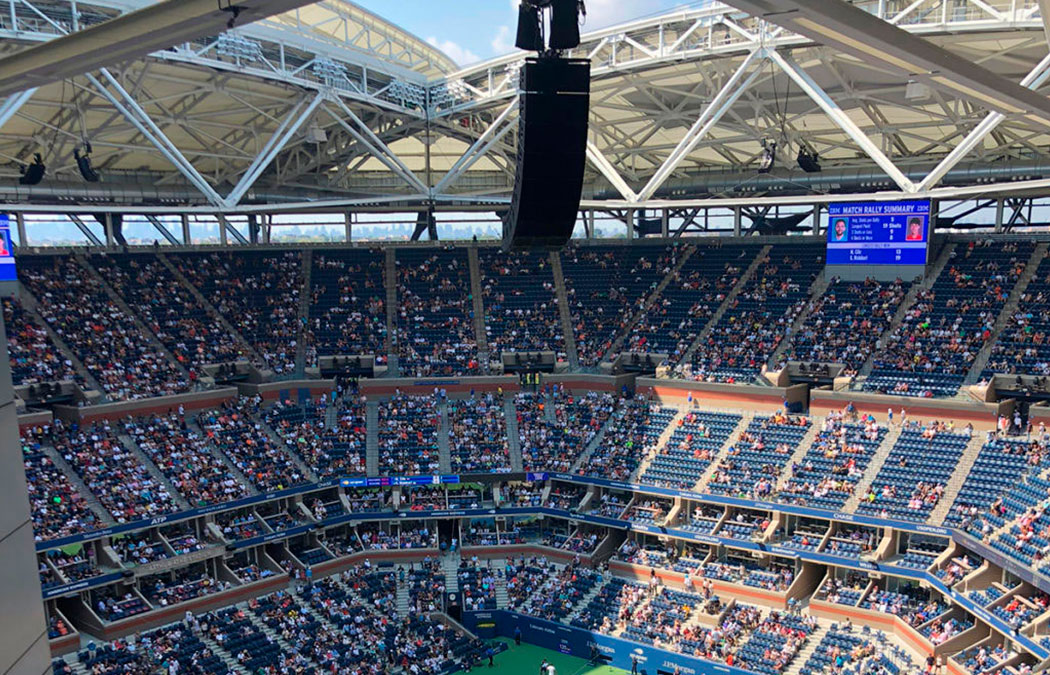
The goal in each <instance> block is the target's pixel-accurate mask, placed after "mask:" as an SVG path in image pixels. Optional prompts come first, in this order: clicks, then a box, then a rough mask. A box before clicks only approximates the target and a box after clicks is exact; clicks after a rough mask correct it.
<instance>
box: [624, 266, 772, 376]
mask: <svg viewBox="0 0 1050 675" xmlns="http://www.w3.org/2000/svg"><path fill="white" fill-rule="evenodd" d="M757 251H758V248H756V247H755V246H744V245H739V246H721V245H711V246H697V247H696V249H695V250H694V251H693V253H692V255H691V256H690V257H689V259H688V260H687V261H686V262H685V263H684V264H683V265H682V268H681V270H679V271H678V272H676V273H675V275H674V276H673V277H672V278H671V280H670V281H669V282H668V284H667V286H666V288H664V290H663V292H662V293H661V294H660V297H659V298H658V299H657V300H656V302H655V303H653V305H652V306H651V307H649V308H647V309H646V310H645V311H643V312H642V313H641V314H640V316H639V318H638V322H637V323H636V324H635V325H634V327H632V328H631V330H630V331H629V332H628V334H627V338H626V340H625V341H624V345H623V350H624V351H628V352H643V353H656V354H667V355H668V356H669V357H670V361H671V362H672V363H677V362H678V361H679V360H680V359H681V358H682V356H684V355H685V352H686V351H687V350H688V349H689V345H691V344H692V343H693V341H694V340H695V339H696V337H697V336H698V335H699V334H700V331H702V330H703V329H704V326H706V325H707V322H708V321H709V320H710V319H711V317H712V316H714V314H715V312H716V311H718V308H719V307H721V305H722V302H723V301H725V298H726V296H727V295H728V294H729V292H730V291H731V290H732V289H733V287H734V286H736V283H737V281H739V280H740V275H741V274H742V273H743V271H744V270H745V269H746V268H747V266H748V265H750V264H751V260H752V259H753V258H754V255H755V253H756V252H757Z"/></svg>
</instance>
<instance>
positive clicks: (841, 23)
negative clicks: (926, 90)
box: [728, 0, 1050, 127]
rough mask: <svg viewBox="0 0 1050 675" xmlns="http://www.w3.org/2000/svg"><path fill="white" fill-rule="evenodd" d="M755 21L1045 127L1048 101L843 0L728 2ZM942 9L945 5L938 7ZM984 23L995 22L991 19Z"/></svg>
mask: <svg viewBox="0 0 1050 675" xmlns="http://www.w3.org/2000/svg"><path fill="white" fill-rule="evenodd" d="M728 4H730V5H732V6H733V7H736V8H737V9H740V10H743V11H745V12H747V13H749V14H751V15H752V16H754V17H757V18H760V19H765V20H767V21H769V22H771V23H775V24H777V25H780V26H784V27H785V28H787V29H788V30H791V31H794V32H796V33H798V34H799V35H803V36H805V37H807V38H809V39H810V40H813V41H815V42H818V43H820V44H824V45H827V46H828V47H830V48H832V49H835V50H839V51H842V52H844V53H846V54H851V55H853V56H855V57H857V58H860V59H863V60H864V61H866V62H868V63H873V64H878V65H882V66H886V67H889V68H892V69H893V71H895V72H898V73H901V74H902V75H905V76H907V77H911V78H914V79H917V80H922V81H924V82H926V83H928V84H930V85H931V86H933V87H936V88H938V89H941V90H947V91H950V92H952V93H953V94H955V95H957V96H960V97H962V98H965V99H968V100H970V101H974V102H976V103H979V104H980V105H982V106H985V107H987V108H990V109H992V110H998V111H999V112H1002V113H1007V114H1010V113H1013V114H1017V115H1021V116H1023V117H1024V118H1025V119H1027V120H1029V121H1031V122H1034V123H1035V124H1038V125H1039V126H1042V127H1050V99H1048V98H1047V97H1046V96H1040V95H1039V94H1037V93H1035V92H1033V91H1032V90H1030V89H1027V88H1025V87H1022V86H1020V85H1019V84H1017V83H1016V82H1012V81H1010V80H1009V79H1007V78H1005V77H1002V76H1001V75H998V74H997V73H995V72H993V71H991V70H988V69H987V68H985V67H983V66H981V65H979V64H977V63H973V62H972V61H970V60H969V59H965V58H960V57H959V55H958V54H953V53H952V52H951V51H949V50H948V49H946V48H944V47H942V46H940V45H938V44H936V43H934V42H932V41H930V40H927V39H925V38H923V37H921V36H919V35H914V34H912V33H910V32H908V31H906V30H903V29H901V28H898V27H897V26H894V25H892V24H890V23H888V22H887V21H884V20H883V19H882V18H880V17H878V16H875V15H873V14H871V13H869V12H867V11H865V10H864V9H862V8H861V7H859V6H857V5H853V4H850V3H849V2H846V1H845V0H804V1H803V0H729V3H728ZM941 7H942V9H944V10H947V4H946V3H942V4H941ZM989 20H992V21H994V19H992V18H991V17H990V18H989Z"/></svg>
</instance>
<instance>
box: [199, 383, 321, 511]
mask: <svg viewBox="0 0 1050 675" xmlns="http://www.w3.org/2000/svg"><path fill="white" fill-rule="evenodd" d="M261 403H262V399H261V398H260V397H259V396H254V397H251V398H237V399H231V400H230V401H226V402H224V403H223V404H222V406H221V407H220V408H219V409H216V410H208V411H205V412H202V413H201V414H200V415H199V416H198V418H197V422H198V423H199V424H200V426H201V428H202V429H204V433H205V435H206V436H207V438H208V440H209V441H210V442H211V443H213V444H214V445H216V446H217V447H218V448H219V449H220V450H221V451H222V452H224V453H226V456H227V457H229V458H230V460H231V461H232V462H233V464H234V466H236V467H237V469H239V470H240V471H241V473H243V474H244V475H245V476H246V477H247V478H248V480H250V481H252V483H253V484H254V485H255V487H256V488H257V489H258V490H260V491H263V492H267V491H271V490H283V489H285V488H289V487H293V486H295V485H299V484H302V483H305V482H307V478H306V477H305V476H304V475H303V474H302V472H301V471H300V469H299V467H298V466H296V464H295V462H294V461H292V459H291V457H289V456H288V454H287V452H286V451H285V450H283V449H282V448H281V447H280V446H279V445H278V444H277V443H276V442H275V441H274V440H273V439H272V438H270V435H269V434H268V433H267V432H266V431H265V430H264V429H263V427H262V423H261V422H260V421H259V419H258V415H259V414H260V405H261Z"/></svg>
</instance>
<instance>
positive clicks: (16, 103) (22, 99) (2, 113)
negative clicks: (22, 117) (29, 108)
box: [0, 87, 36, 129]
mask: <svg viewBox="0 0 1050 675" xmlns="http://www.w3.org/2000/svg"><path fill="white" fill-rule="evenodd" d="M35 93H36V87H34V88H32V89H26V90H25V91H20V92H18V93H17V94H12V95H11V96H8V97H7V98H6V99H4V102H3V104H0V129H2V128H3V127H4V125H5V124H7V123H8V122H9V121H11V118H12V117H14V116H15V114H16V113H17V112H18V111H19V110H20V109H21V107H22V106H24V105H25V104H26V102H27V101H29V99H31V98H33V94H35Z"/></svg>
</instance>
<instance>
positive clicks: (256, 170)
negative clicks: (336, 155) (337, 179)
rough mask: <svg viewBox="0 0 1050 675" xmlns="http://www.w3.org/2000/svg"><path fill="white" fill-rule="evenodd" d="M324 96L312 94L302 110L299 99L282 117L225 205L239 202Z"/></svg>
mask: <svg viewBox="0 0 1050 675" xmlns="http://www.w3.org/2000/svg"><path fill="white" fill-rule="evenodd" d="M324 98H325V96H324V94H318V95H316V96H314V98H313V100H312V101H310V104H309V105H307V106H306V109H305V110H303V103H305V100H300V101H299V102H298V103H297V104H296V105H295V107H294V108H292V111H291V112H290V113H288V115H287V116H286V117H285V118H284V121H282V122H281V124H280V126H278V127H277V129H276V130H275V131H274V132H273V136H270V140H268V141H267V142H266V145H264V146H263V149H262V150H261V151H260V152H259V154H258V156H256V158H255V160H254V161H253V162H252V164H251V166H249V167H248V170H247V171H245V172H244V174H242V175H241V179H240V180H239V181H237V185H236V186H235V187H234V188H233V190H231V191H230V194H228V195H227V196H226V199H225V200H223V201H224V203H225V204H226V206H227V207H233V206H236V205H237V204H239V203H240V201H241V198H242V197H244V194H245V193H246V192H248V190H250V189H251V187H252V185H255V181H257V180H259V176H261V175H262V172H263V171H265V170H266V167H268V166H269V165H270V162H272V161H273V160H274V159H275V158H276V157H277V154H278V153H279V152H281V150H283V149H284V146H285V145H287V144H288V141H290V140H292V136H294V135H295V133H296V132H297V131H299V127H301V126H302V125H303V122H305V121H306V120H308V119H310V116H311V115H313V114H314V111H315V110H317V106H319V105H321V101H323V100H324Z"/></svg>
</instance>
